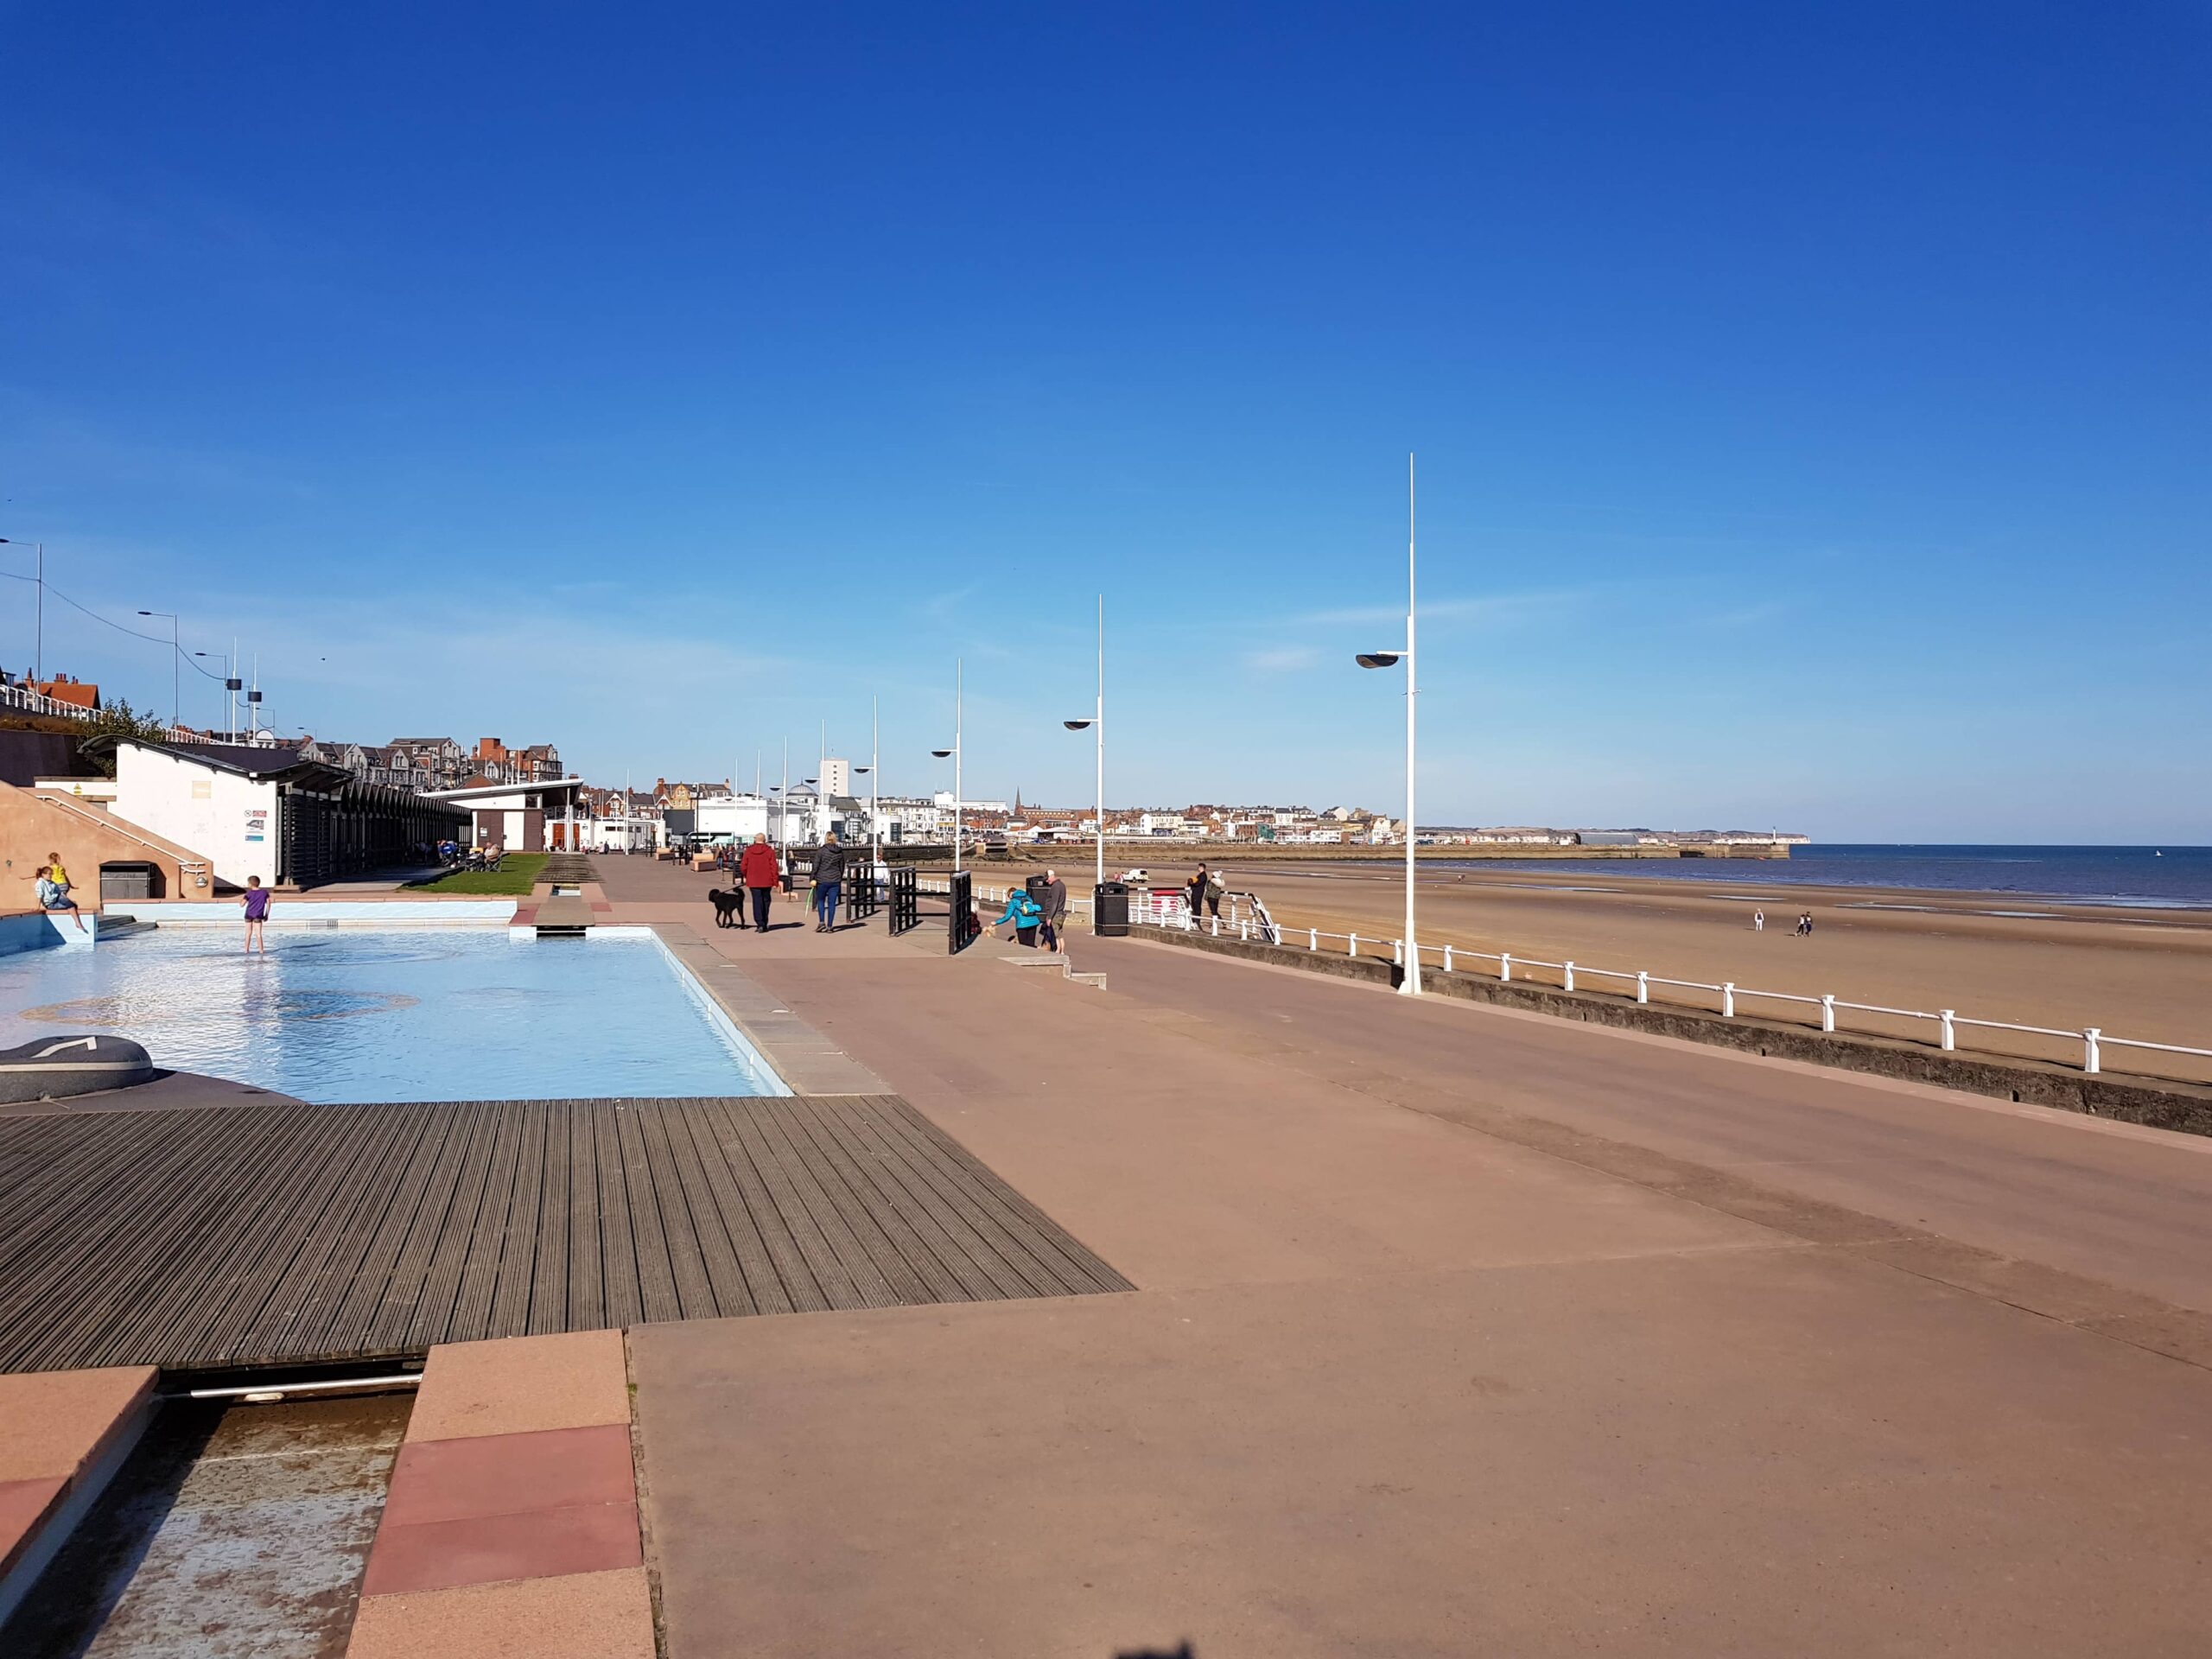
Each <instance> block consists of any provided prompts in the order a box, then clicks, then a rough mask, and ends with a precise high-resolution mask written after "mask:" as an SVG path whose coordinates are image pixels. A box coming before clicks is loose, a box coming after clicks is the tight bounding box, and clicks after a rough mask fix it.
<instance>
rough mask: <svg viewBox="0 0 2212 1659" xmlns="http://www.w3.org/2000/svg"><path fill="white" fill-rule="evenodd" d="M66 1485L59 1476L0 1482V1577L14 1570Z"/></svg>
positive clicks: (55, 1506)
mask: <svg viewBox="0 0 2212 1659" xmlns="http://www.w3.org/2000/svg"><path fill="white" fill-rule="evenodd" d="M68 1487H69V1483H68V1482H67V1481H66V1480H64V1479H63V1478H61V1477H60V1476H59V1475H48V1476H44V1477H42V1478H38V1479H35V1480H0V1573H6V1572H7V1571H8V1570H9V1569H10V1567H14V1566H15V1564H16V1559H17V1558H18V1557H19V1556H21V1555H22V1553H23V1549H24V1547H25V1546H26V1545H28V1544H29V1542H30V1541H31V1538H32V1536H33V1535H35V1533H36V1532H37V1531H38V1529H40V1527H41V1526H43V1525H44V1524H45V1522H46V1518H47V1516H49V1515H51V1514H53V1513H54V1510H55V1509H56V1508H57V1507H59V1505H60V1502H61V1495H62V1493H63V1492H65V1491H67V1490H68Z"/></svg>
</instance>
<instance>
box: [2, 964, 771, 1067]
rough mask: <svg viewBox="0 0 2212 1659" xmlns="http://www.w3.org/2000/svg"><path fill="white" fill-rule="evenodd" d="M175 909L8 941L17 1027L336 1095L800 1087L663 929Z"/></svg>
mask: <svg viewBox="0 0 2212 1659" xmlns="http://www.w3.org/2000/svg"><path fill="white" fill-rule="evenodd" d="M238 947H239V931H238V930H237V929H234V928H222V929H216V928H196V927H174V928H162V929H159V930H156V931H153V932H150V933H145V934H137V935H129V936H125V937H124V938H116V939H110V940H107V941H105V942H104V943H102V944H99V945H98V946H96V947H95V948H93V949H92V950H33V951H26V952H23V953H22V954H20V955H16V956H8V957H0V1046H6V1047H13V1046H16V1044H19V1043H25V1042H29V1041H30V1040H31V1039H34V1038H39V1037H53V1036H57V1035H61V1034H64V1033H79V1032H103V1033H105V1032H112V1033H116V1034H117V1035H118V1036H124V1037H129V1038H130V1039H133V1040H134V1041H137V1042H140V1043H143V1044H144V1045H145V1046H146V1048H147V1051H148V1052H149V1053H151V1054H152V1055H153V1057H154V1060H155V1063H156V1065H164V1066H169V1067H173V1068H175V1070H178V1071H199V1072H204V1073H206V1074H207V1075H209V1076H212V1077H229V1078H232V1079H234V1080H235V1081H237V1082H239V1083H246V1084H253V1085H255V1086H256V1087H257V1088H263V1089H271V1090H277V1092H279V1093H282V1094H287V1095H293V1096H297V1097H298V1098H300V1099H302V1100H309V1101H315V1102H319V1103H328V1102H338V1101H385V1100H548V1099H557V1098H560V1097H563V1096H577V1097H592V1098H607V1097H620V1096H654V1095H765V1094H777V1095H780V1094H788V1093H789V1092H790V1090H788V1089H787V1088H785V1085H784V1084H783V1083H782V1082H781V1081H780V1080H779V1079H778V1078H777V1077H775V1074H774V1073H773V1072H772V1071H771V1070H770V1069H769V1068H768V1067H767V1065H766V1063H765V1062H764V1061H762V1060H761V1058H760V1056H759V1055H758V1054H756V1053H753V1052H752V1051H751V1049H750V1046H749V1045H745V1044H744V1043H743V1041H742V1039H739V1038H736V1037H735V1036H734V1033H730V1032H728V1031H726V1030H725V1029H724V1028H723V1027H721V1026H720V1025H718V1024H717V1023H716V1022H715V1020H713V1019H711V1018H710V1017H709V1014H708V1013H707V1011H706V1008H705V1007H704V1006H703V1005H702V1001H701V1000H700V999H701V996H702V993H701V992H699V991H698V990H697V989H696V987H695V986H694V985H693V984H692V982H691V981H690V977H689V976H686V975H685V974H683V970H682V969H679V968H678V967H677V965H676V964H675V963H674V962H672V961H671V959H670V958H669V957H667V956H666V955H665V954H664V952H663V951H662V950H661V948H660V946H659V945H658V944H656V943H655V942H654V941H652V940H651V939H594V940H592V941H589V942H585V941H583V940H556V939H543V940H537V939H512V938H509V937H508V935H507V932H506V930H505V929H504V928H498V929H491V928H487V929H485V930H483V931H476V930H474V929H469V930H452V931H447V930H431V929H413V930H409V929H381V930H369V929H359V930H355V929H340V930H334V931H329V932H315V933H310V934H305V935H302V934H299V933H290V932H284V931H280V930H277V929H276V928H271V929H270V932H269V954H268V956H267V957H251V958H249V957H247V956H246V955H245V952H244V951H243V950H240V949H239V948H238Z"/></svg>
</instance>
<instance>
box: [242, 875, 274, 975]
mask: <svg viewBox="0 0 2212 1659" xmlns="http://www.w3.org/2000/svg"><path fill="white" fill-rule="evenodd" d="M238 902H239V903H240V904H241V905H243V906H245V948H246V949H247V950H252V949H253V948H254V947H255V946H257V945H258V946H259V947H260V948H261V954H262V955H263V956H264V957H265V956H267V955H268V954H269V941H268V940H267V939H266V938H264V937H263V935H262V931H261V925H262V924H263V923H264V922H265V921H267V920H268V919H269V889H268V888H266V887H263V886H262V885H261V878H260V877H259V876H257V875H249V876H248V877H246V879H245V893H243V894H241V895H240V896H239V899H238Z"/></svg>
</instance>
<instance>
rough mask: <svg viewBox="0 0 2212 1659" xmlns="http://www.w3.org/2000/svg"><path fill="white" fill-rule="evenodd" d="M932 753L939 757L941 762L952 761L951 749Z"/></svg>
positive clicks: (934, 750)
mask: <svg viewBox="0 0 2212 1659" xmlns="http://www.w3.org/2000/svg"><path fill="white" fill-rule="evenodd" d="M930 753H931V754H933V755H935V756H937V758H938V760H950V759H952V751H951V750H950V749H931V751H930Z"/></svg>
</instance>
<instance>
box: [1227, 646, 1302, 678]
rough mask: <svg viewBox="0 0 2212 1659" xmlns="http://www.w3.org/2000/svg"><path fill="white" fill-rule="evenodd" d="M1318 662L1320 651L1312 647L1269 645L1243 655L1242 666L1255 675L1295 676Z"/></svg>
mask: <svg viewBox="0 0 2212 1659" xmlns="http://www.w3.org/2000/svg"><path fill="white" fill-rule="evenodd" d="M1320 662H1321V652H1320V650H1319V647H1318V646H1313V645H1270V646H1268V647H1265V648H1264V649H1262V650H1259V651H1248V652H1245V653H1244V666H1245V667H1247V668H1249V669H1250V670H1251V671H1253V672H1254V673H1255V674H1295V673H1298V672H1300V671H1303V670H1305V669H1309V668H1318V667H1319V666H1320Z"/></svg>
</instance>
